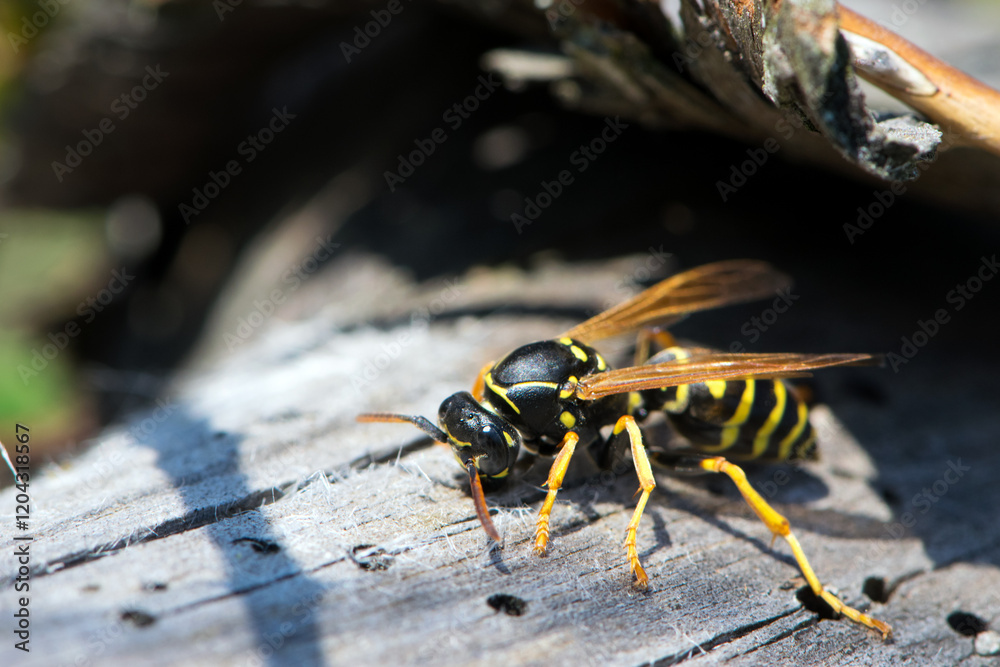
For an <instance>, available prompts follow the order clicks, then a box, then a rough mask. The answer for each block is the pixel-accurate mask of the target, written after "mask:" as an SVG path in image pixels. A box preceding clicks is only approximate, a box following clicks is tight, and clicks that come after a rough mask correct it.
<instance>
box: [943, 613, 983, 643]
mask: <svg viewBox="0 0 1000 667" xmlns="http://www.w3.org/2000/svg"><path fill="white" fill-rule="evenodd" d="M948 625H950V626H951V629H952V630H954V631H955V632H957V633H958V634H960V635H965V636H966V637H974V636H976V635H978V634H979V633H980V632H982V631H984V630H985V629H986V628H987V627H988V626H987V624H986V621H984V620H983V619H981V618H979V617H978V616H976V615H975V614H969V613H967V612H964V611H956V612H952V613H950V614H948Z"/></svg>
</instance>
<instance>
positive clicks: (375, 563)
mask: <svg viewBox="0 0 1000 667" xmlns="http://www.w3.org/2000/svg"><path fill="white" fill-rule="evenodd" d="M351 560H353V561H354V563H355V565H357V566H358V567H360V568H361V569H362V570H368V571H369V572H380V571H382V570H388V569H389V566H390V565H392V556H390V555H389V553H388V552H387V551H386V550H385V549H382V548H376V547H375V545H374V544H359V545H358V546H356V547H354V549H352V550H351Z"/></svg>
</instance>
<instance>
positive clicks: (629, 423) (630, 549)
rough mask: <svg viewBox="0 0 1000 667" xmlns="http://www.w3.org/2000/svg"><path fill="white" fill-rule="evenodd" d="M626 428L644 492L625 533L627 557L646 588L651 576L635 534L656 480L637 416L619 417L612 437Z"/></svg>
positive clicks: (637, 577) (633, 461)
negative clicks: (647, 571) (640, 555)
mask: <svg viewBox="0 0 1000 667" xmlns="http://www.w3.org/2000/svg"><path fill="white" fill-rule="evenodd" d="M625 430H627V431H628V438H629V441H630V442H631V444H632V463H634V464H635V474H636V476H638V478H639V491H640V492H641V493H642V495H640V496H639V502H638V504H637V505H636V506H635V511H634V512H633V513H632V520H631V521H629V522H628V529H627V530H626V533H625V557H626V558H627V559H628V563H629V566H630V567H631V568H632V572H633V574H635V580H636V585H637V586H639V588H646V586H647V585H648V584H649V577H648V576H646V571H645V570H643V569H642V564H641V563H640V562H639V553H638V551H637V550H636V546H635V534H636V531H637V530H638V528H639V520H640V519H641V518H642V512H643V510H645V509H646V501H648V500H649V494H650V493H652V492H653V489H655V488H656V480H654V479H653V471H652V469H651V468H650V467H649V458H648V457H647V456H646V448H645V447H644V446H643V444H642V431H640V430H639V425H638V424H636V423H635V418H634V417H632V416H631V415H623V416H622V417H621V418H619V419H618V422H617V423H616V424H615V429H614V432H613V433H612V436H611V437H612V438H613V437H615V436H617V435H619V434H620V433H621V432H622V431H625Z"/></svg>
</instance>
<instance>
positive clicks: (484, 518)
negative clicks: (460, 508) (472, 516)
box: [466, 461, 500, 544]
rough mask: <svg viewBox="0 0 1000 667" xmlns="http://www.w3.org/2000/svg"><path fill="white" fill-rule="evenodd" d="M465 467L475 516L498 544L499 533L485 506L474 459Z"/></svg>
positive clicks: (484, 498)
mask: <svg viewBox="0 0 1000 667" xmlns="http://www.w3.org/2000/svg"><path fill="white" fill-rule="evenodd" d="M466 468H467V469H468V471H469V481H470V482H471V483H472V502H473V504H475V506H476V516H478V517H479V523H481V524H482V525H483V530H485V531H486V534H487V535H489V536H490V539H491V540H493V541H494V542H496V543H497V544H500V533H498V532H497V528H496V526H494V525H493V519H491V518H490V511H489V509H488V508H487V507H486V495H485V494H484V493H483V483H482V482H480V481H479V469H478V468H476V464H475V462H474V461H469V463H468V465H467V466H466Z"/></svg>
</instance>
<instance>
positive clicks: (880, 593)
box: [861, 577, 889, 602]
mask: <svg viewBox="0 0 1000 667" xmlns="http://www.w3.org/2000/svg"><path fill="white" fill-rule="evenodd" d="M861 592H862V593H864V594H865V595H867V596H868V598H869V599H871V600H873V601H875V602H888V601H889V587H888V586H886V585H885V579H883V578H882V577H868V578H867V579H865V583H864V586H862V588H861Z"/></svg>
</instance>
